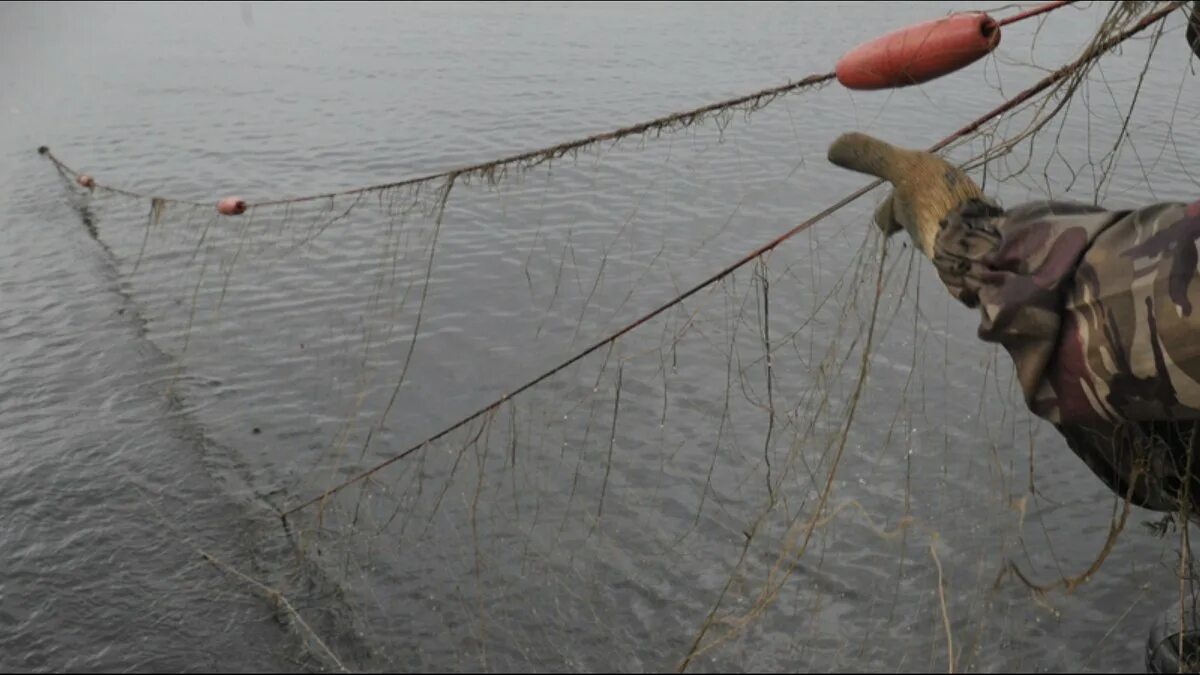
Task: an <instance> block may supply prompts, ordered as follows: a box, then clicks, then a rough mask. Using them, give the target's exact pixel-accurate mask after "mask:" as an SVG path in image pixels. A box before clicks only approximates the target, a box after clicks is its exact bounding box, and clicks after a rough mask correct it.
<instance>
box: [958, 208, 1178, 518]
mask: <svg viewBox="0 0 1200 675" xmlns="http://www.w3.org/2000/svg"><path fill="white" fill-rule="evenodd" d="M1198 240H1200V202H1196V203H1193V204H1191V205H1187V204H1181V203H1166V204H1156V205H1153V206H1148V207H1145V208H1141V209H1137V210H1131V211H1108V210H1104V209H1101V208H1098V207H1093V206H1089V205H1080V204H1071V203H1063V202H1038V203H1031V204H1026V205H1022V206H1020V207H1018V208H1014V209H1011V210H1009V211H1002V210H1001V209H999V208H997V207H995V206H994V205H992V204H989V203H986V202H984V201H980V200H972V201H970V202H967V203H965V204H962V205H961V206H960V207H959V208H958V209H957V210H956V211H954V212H952V213H951V214H950V215H949V216H948V217H947V218H946V219H944V220H943V221H942V230H941V232H940V233H939V235H938V239H937V243H936V246H935V251H934V264H935V266H936V267H937V270H938V274H939V276H940V277H941V279H942V281H943V282H944V283H945V284H946V286H947V288H948V289H949V290H950V292H951V294H953V295H954V297H956V298H957V299H958V300H959V301H961V302H962V303H964V304H965V305H967V306H968V307H978V308H979V310H980V314H981V320H980V323H979V337H980V338H981V339H983V340H985V341H988V342H992V343H997V344H999V345H1001V346H1003V347H1004V349H1005V350H1006V351H1007V352H1008V354H1009V356H1011V358H1012V360H1013V364H1014V366H1015V367H1016V374H1017V378H1018V380H1019V382H1020V384H1021V388H1022V391H1023V394H1024V397H1025V402H1026V404H1027V405H1028V406H1029V409H1030V410H1031V411H1032V412H1033V413H1034V414H1036V415H1038V416H1039V417H1041V418H1043V419H1045V420H1047V421H1049V422H1051V423H1053V424H1054V425H1055V427H1056V428H1057V429H1058V430H1059V431H1060V432H1061V433H1062V434H1063V436H1064V437H1065V438H1066V440H1067V443H1068V445H1069V446H1070V447H1071V449H1072V450H1073V451H1074V452H1075V453H1076V454H1077V455H1079V457H1080V458H1081V459H1083V460H1084V462H1086V463H1087V465H1088V466H1089V467H1090V468H1091V469H1092V471H1093V472H1094V473H1096V475H1097V476H1099V477H1100V478H1101V479H1102V480H1103V481H1104V482H1105V483H1106V484H1107V485H1108V487H1109V488H1110V489H1111V490H1113V491H1114V492H1116V493H1117V494H1119V495H1120V496H1122V497H1124V496H1125V495H1126V494H1132V501H1133V502H1134V503H1135V504H1138V505H1140V506H1145V507H1147V508H1151V509H1155V510H1160V511H1173V510H1176V509H1178V508H1179V507H1180V502H1179V497H1180V496H1181V495H1180V491H1181V489H1182V488H1183V487H1184V485H1185V484H1187V486H1188V490H1189V494H1188V497H1189V499H1188V500H1187V502H1188V503H1189V504H1190V505H1191V506H1189V509H1190V511H1191V513H1193V514H1200V482H1196V481H1187V482H1186V483H1185V482H1184V481H1182V480H1181V479H1180V477H1181V476H1183V475H1185V471H1187V469H1188V467H1189V463H1188V458H1189V455H1190V453H1189V452H1188V449H1189V448H1190V447H1192V446H1193V443H1194V441H1195V439H1194V438H1193V437H1192V435H1193V433H1194V432H1196V431H1197V430H1200V273H1198V269H1197V242H1198ZM1192 474H1193V475H1196V474H1200V456H1198V457H1197V465H1196V466H1195V467H1194V469H1193V470H1192ZM1131 481H1132V483H1131ZM1130 490H1131V492H1130Z"/></svg>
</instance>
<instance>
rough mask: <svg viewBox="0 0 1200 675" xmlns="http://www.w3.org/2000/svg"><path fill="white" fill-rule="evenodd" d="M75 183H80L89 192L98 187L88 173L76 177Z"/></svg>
mask: <svg viewBox="0 0 1200 675" xmlns="http://www.w3.org/2000/svg"><path fill="white" fill-rule="evenodd" d="M75 182H76V183H79V184H80V185H82V186H83V187H85V188H87V189H89V190H91V189H92V188H94V187H96V181H95V180H93V179H92V177H91V176H89V175H87V174H86V173H81V174H79V175H78V176H76V177H75Z"/></svg>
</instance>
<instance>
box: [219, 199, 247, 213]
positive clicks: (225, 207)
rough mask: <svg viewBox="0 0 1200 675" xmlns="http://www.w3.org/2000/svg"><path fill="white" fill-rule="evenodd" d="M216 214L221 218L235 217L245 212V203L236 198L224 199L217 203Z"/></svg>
mask: <svg viewBox="0 0 1200 675" xmlns="http://www.w3.org/2000/svg"><path fill="white" fill-rule="evenodd" d="M217 212H218V213H220V214H221V215H223V216H237V215H241V214H243V213H245V212H246V202H245V201H244V200H241V199H238V198H237V197H226V198H224V199H222V200H221V201H219V202H217Z"/></svg>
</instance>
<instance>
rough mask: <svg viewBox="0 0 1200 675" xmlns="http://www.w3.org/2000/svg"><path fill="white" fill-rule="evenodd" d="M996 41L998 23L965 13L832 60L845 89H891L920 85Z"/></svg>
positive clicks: (904, 31) (985, 50)
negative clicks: (835, 62)
mask: <svg viewBox="0 0 1200 675" xmlns="http://www.w3.org/2000/svg"><path fill="white" fill-rule="evenodd" d="M999 44H1000V26H999V24H997V23H996V21H995V19H993V18H992V17H990V16H988V15H987V14H984V13H982V12H967V13H962V14H953V15H951V16H948V17H945V18H941V19H934V20H933V21H926V22H924V23H919V24H917V25H915V26H909V27H908V28H902V29H900V30H898V31H894V32H891V33H888V34H887V35H884V36H882V37H879V38H876V39H874V40H871V41H870V42H866V43H863V44H861V45H859V46H857V47H855V48H854V49H852V50H850V51H849V52H847V53H846V55H845V56H843V57H842V58H841V59H840V60H839V61H838V63H837V71H836V72H837V78H838V82H841V83H842V86H845V87H847V88H849V89H892V88H897V87H907V86H909V85H913V84H921V83H922V82H928V81H929V80H932V79H935V78H938V77H941V76H942V75H945V74H947V73H952V72H954V71H956V70H958V69H960V68H965V67H966V66H969V65H971V64H972V63H974V62H975V61H978V60H979V59H980V58H983V57H984V56H986V55H987V54H988V53H990V52H991V51H992V50H993V49H995V48H996V46H997V45H999Z"/></svg>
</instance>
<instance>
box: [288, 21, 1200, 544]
mask: <svg viewBox="0 0 1200 675" xmlns="http://www.w3.org/2000/svg"><path fill="white" fill-rule="evenodd" d="M1182 4H1183V3H1182V2H1180V1H1178V0H1177V1H1175V2H1171V3H1168V4H1167V5H1166V6H1164V7H1162V8H1160V9H1158V10H1155V11H1154V12H1151V13H1150V14H1147V15H1146V16H1144V17H1143V18H1142V19H1141V20H1139V21H1138V22H1137V23H1136V24H1134V25H1133V26H1131V27H1129V28H1127V29H1125V30H1124V31H1121V32H1120V33H1118V34H1116V35H1113V36H1111V37H1109V38H1107V39H1105V40H1103V41H1101V42H1099V43H1092V44H1091V45H1090V46H1089V47H1088V49H1087V50H1086V51H1085V52H1084V54H1083V55H1082V56H1080V57H1079V58H1078V59H1076V60H1075V61H1073V62H1071V63H1069V64H1067V65H1064V66H1062V67H1060V68H1059V69H1058V70H1055V71H1054V72H1052V73H1050V74H1049V75H1047V76H1045V77H1044V78H1042V79H1041V80H1039V81H1038V82H1036V83H1035V84H1033V85H1031V86H1030V87H1028V88H1027V89H1025V90H1023V91H1021V92H1020V93H1019V94H1017V95H1016V96H1013V97H1012V98H1010V99H1008V100H1007V101H1005V102H1003V103H1001V104H1000V105H999V106H997V107H995V108H993V109H992V110H990V111H988V112H987V113H984V114H983V115H982V116H980V117H978V118H976V119H975V120H973V121H971V122H970V123H968V124H967V125H965V126H963V127H962V128H960V129H958V130H957V131H955V132H953V133H952V134H950V135H948V136H946V137H945V138H943V139H942V140H940V141H938V142H937V143H934V144H933V145H932V146H930V147H929V150H928V152H938V151H939V150H942V149H944V148H945V147H946V146H948V145H950V144H951V143H953V142H954V141H956V140H958V139H961V138H962V137H964V136H966V135H968V134H970V133H972V132H974V131H976V130H978V129H979V127H981V126H983V125H984V124H986V123H987V122H988V121H990V120H992V119H995V118H996V117H999V116H1000V115H1003V114H1004V113H1006V112H1009V111H1010V110H1012V109H1013V108H1015V107H1017V106H1019V105H1021V104H1022V103H1025V102H1026V101H1028V100H1029V99H1031V98H1033V97H1034V96H1035V95H1037V94H1038V93H1040V92H1042V91H1044V90H1045V89H1047V88H1049V87H1050V86H1052V85H1054V84H1057V83H1059V82H1061V81H1062V80H1064V79H1066V78H1067V77H1068V76H1070V75H1072V74H1074V73H1076V72H1077V71H1079V70H1080V69H1081V68H1083V67H1084V66H1087V65H1088V64H1090V63H1092V62H1093V61H1095V60H1097V59H1099V58H1100V57H1101V56H1103V55H1104V54H1105V53H1107V52H1109V51H1111V50H1112V49H1113V48H1114V47H1116V46H1117V45H1119V44H1121V43H1122V42H1124V41H1125V40H1128V39H1129V38H1132V37H1133V36H1135V35H1137V34H1138V33H1140V32H1142V31H1143V30H1145V29H1146V28H1149V27H1150V26H1152V25H1154V24H1155V23H1157V22H1159V21H1161V20H1163V19H1165V18H1166V17H1167V16H1168V15H1169V14H1170V13H1171V12H1173V11H1175V10H1176V9H1178V8H1179V7H1180V6H1182ZM1047 11H1048V10H1047ZM454 176H455V174H450V177H451V178H453V177H454ZM883 183H884V181H883V180H882V179H876V180H874V181H872V182H870V183H868V184H867V185H864V186H863V187H861V188H859V189H858V190H855V191H854V192H852V193H850V194H848V195H846V196H845V197H843V198H841V199H839V200H838V201H836V202H834V203H833V204H831V205H830V206H827V207H826V208H824V209H823V210H821V211H820V212H819V213H817V214H816V215H814V216H812V217H810V218H808V219H807V220H805V221H803V222H801V223H800V224H798V225H796V226H794V227H792V228H791V229H789V230H787V231H786V232H784V233H783V234H781V235H779V236H777V237H776V238H774V239H772V240H771V241H769V242H767V243H765V244H763V245H761V246H759V247H758V248H756V249H754V250H753V251H751V252H750V253H747V254H746V255H744V256H742V257H741V258H739V259H738V260H736V261H735V262H733V263H730V264H729V265H727V266H726V267H724V268H723V269H721V270H720V271H718V272H716V273H715V274H713V275H711V276H709V277H708V278H706V279H704V280H703V281H701V282H699V283H697V284H695V285H694V286H692V287H691V288H689V289H687V290H686V291H684V292H682V293H679V294H677V295H676V296H675V297H673V298H671V299H670V300H667V301H666V302H664V303H662V304H661V305H659V306H658V307H656V308H655V309H653V310H651V311H649V312H647V313H646V314H643V315H642V316H640V317H638V318H637V319H634V320H633V321H631V322H629V323H627V324H625V325H624V326H622V327H621V328H619V329H617V330H616V331H614V332H613V333H611V334H610V335H608V336H607V337H604V338H601V339H600V340H598V341H596V342H595V343H593V344H592V345H590V346H589V347H587V348H585V349H584V350H582V351H580V352H577V353H576V354H575V355H573V356H571V357H569V358H568V359H566V360H564V361H561V362H559V363H558V364H557V365H555V366H553V367H551V368H549V369H548V370H545V371H543V372H542V373H541V374H539V375H537V376H535V377H534V378H532V379H530V380H528V381H527V382H525V384H522V385H521V386H519V387H517V388H516V389H514V390H513V391H512V392H510V393H506V394H503V395H501V396H500V397H499V398H498V399H496V400H495V401H493V402H492V403H489V404H487V405H485V406H484V407H482V408H480V409H479V410H477V411H475V412H474V413H471V414H470V415H468V416H466V417H463V418H460V419H459V420H458V421H456V422H454V423H452V424H450V425H449V426H447V427H445V428H444V429H442V430H441V431H439V432H437V433H435V434H433V435H431V436H428V437H426V438H425V439H424V440H422V441H420V442H418V443H416V444H415V445H413V446H411V447H409V448H408V449H406V450H404V451H403V452H400V453H398V454H396V455H393V456H392V457H390V458H388V459H386V460H384V461H382V462H380V463H378V464H376V465H374V466H372V467H370V468H368V469H366V470H364V471H363V472H361V473H359V474H358V475H356V476H354V477H352V478H349V479H347V480H345V481H343V482H342V483H339V484H338V485H336V486H334V487H331V488H328V489H326V490H325V491H324V492H322V493H321V494H319V495H317V496H315V497H313V498H311V499H308V500H306V501H304V502H302V503H300V504H299V505H297V506H294V507H292V508H290V509H288V510H286V511H284V512H282V513H281V514H280V515H281V517H282V518H283V520H284V521H285V522H286V520H287V517H288V516H290V515H292V514H293V513H296V512H297V511H300V510H303V509H305V508H307V507H309V506H312V505H313V504H316V503H318V502H323V501H324V500H326V499H327V498H329V497H330V496H332V495H334V494H336V493H337V492H340V491H341V490H343V489H345V488H347V487H349V486H351V485H354V484H355V483H358V482H361V481H363V480H365V479H367V478H369V477H371V476H372V475H374V474H376V473H378V472H379V471H381V470H383V469H385V468H387V467H388V466H390V465H392V464H394V463H396V462H398V461H400V460H402V459H404V458H406V457H409V456H411V455H412V454H413V453H415V452H417V451H418V450H420V449H422V448H424V447H426V446H427V445H429V444H431V443H434V442H436V441H438V440H439V439H441V438H443V437H444V436H446V435H448V434H450V433H453V432H454V431H456V430H458V429H461V428H462V427H464V426H466V425H467V424H470V423H471V422H473V421H475V420H477V419H479V418H480V417H482V416H484V415H486V414H488V413H489V412H492V411H494V410H496V409H498V408H499V407H500V406H501V405H503V404H504V403H506V402H508V400H509V399H512V398H515V397H516V396H519V395H521V394H522V393H524V392H525V391H527V390H529V389H531V388H533V387H534V386H536V385H538V384H540V383H542V382H544V381H545V380H547V379H549V378H551V377H553V376H554V375H556V374H558V373H559V372H561V371H563V370H565V369H566V368H569V367H570V366H572V365H574V364H575V363H578V362H579V361H581V360H583V359H584V358H586V357H587V356H589V355H591V354H593V353H595V352H596V351H598V350H600V349H601V348H603V347H605V346H608V345H609V344H611V343H613V342H615V341H616V340H618V339H620V338H621V337H623V336H624V335H626V334H628V333H630V332H631V331H633V330H635V329H636V328H638V327H639V326H641V325H643V324H645V323H647V322H648V321H650V320H652V319H654V318H655V317H657V316H658V315H660V314H662V313H663V312H665V311H667V310H668V309H671V308H672V307H675V306H676V305H678V304H680V303H682V302H683V301H685V300H687V299H688V298H690V297H691V296H693V295H695V294H696V293H698V292H700V291H701V290H703V289H705V288H707V287H708V286H711V285H712V284H714V283H716V282H718V281H720V280H721V279H723V278H725V277H727V276H729V275H730V274H732V273H733V272H734V271H736V270H738V269H740V268H741V267H744V266H745V265H746V264H748V263H750V262H752V261H754V260H756V259H758V258H760V257H761V256H762V255H763V254H765V253H768V252H770V251H772V250H774V249H775V248H777V247H778V246H779V245H780V244H782V243H783V242H785V241H787V240H788V239H790V238H792V237H794V236H795V235H797V234H799V233H801V232H803V231H805V230H807V229H808V228H810V227H812V226H813V225H815V224H817V223H818V222H820V221H822V220H824V219H825V218H827V217H829V216H830V215H832V214H833V213H835V212H837V211H838V210H840V209H842V208H843V207H845V206H847V205H849V204H850V203H852V202H854V201H856V200H857V199H859V198H861V197H863V196H864V195H866V194H867V193H869V192H871V191H872V190H874V189H875V188H877V187H879V186H880V185H882V184H883Z"/></svg>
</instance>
